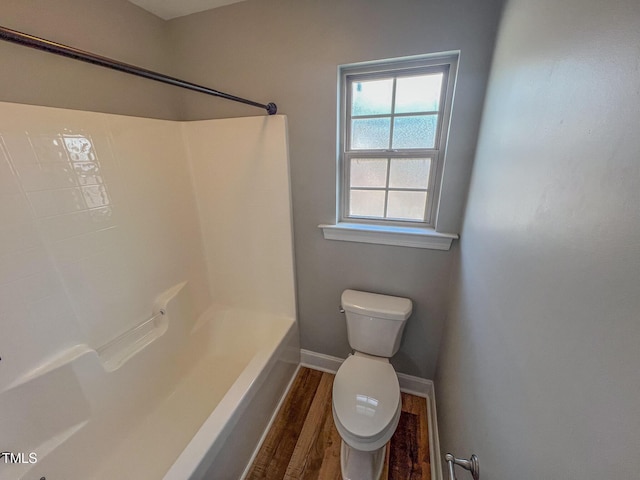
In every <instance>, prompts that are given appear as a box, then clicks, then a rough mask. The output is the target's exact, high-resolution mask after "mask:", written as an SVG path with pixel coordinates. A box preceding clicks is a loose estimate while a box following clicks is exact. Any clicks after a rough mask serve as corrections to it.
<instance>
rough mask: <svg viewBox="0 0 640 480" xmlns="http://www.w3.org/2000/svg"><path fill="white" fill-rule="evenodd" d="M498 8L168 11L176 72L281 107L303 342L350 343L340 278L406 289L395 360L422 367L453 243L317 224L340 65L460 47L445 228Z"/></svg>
mask: <svg viewBox="0 0 640 480" xmlns="http://www.w3.org/2000/svg"><path fill="white" fill-rule="evenodd" d="M499 11H500V2H499V1H498V0H485V1H483V2H478V1H477V0H455V1H451V0H449V1H445V0H429V1H417V0H394V1H392V0H349V1H344V0H325V1H322V2H318V1H316V0H249V1H246V2H242V3H238V4H235V5H230V6H226V7H222V8H218V9H215V10H212V11H208V12H202V13H198V14H194V15H190V16H187V17H183V18H179V19H175V20H172V21H170V22H169V38H170V46H171V48H172V49H173V50H172V54H173V58H174V59H175V62H176V68H177V69H178V70H179V71H180V72H181V74H182V75H184V76H185V78H187V79H190V80H192V81H195V82H202V83H206V84H209V85H212V86H214V87H215V88H217V89H220V90H223V91H226V92H229V93H233V94H236V95H240V96H244V97H248V98H252V99H256V100H258V101H261V102H268V101H275V102H276V103H277V104H278V106H279V111H280V112H281V113H284V114H286V115H287V116H288V117H289V142H290V155H291V175H292V183H293V186H292V188H293V210H294V212H293V213H294V230H295V250H296V274H297V281H298V302H299V303H298V306H299V318H300V322H301V341H302V346H303V348H306V349H310V350H313V351H317V352H321V353H325V354H330V355H336V356H341V357H344V356H346V355H347V354H348V352H349V345H348V343H347V335H346V326H345V324H344V318H343V316H342V315H340V314H339V313H338V304H339V302H340V294H341V292H342V291H343V290H344V289H345V288H355V289H362V290H370V291H375V292H381V293H387V294H392V295H403V296H408V297H410V298H412V299H413V300H414V302H415V311H414V314H413V316H412V317H411V319H410V320H409V323H408V326H407V330H406V333H405V339H404V343H403V345H402V347H401V351H400V352H399V353H398V355H397V356H396V358H394V360H393V363H394V364H395V366H396V367H397V368H398V369H399V370H400V371H403V372H406V373H409V374H414V375H421V376H425V377H429V378H431V377H432V376H433V374H434V368H435V360H436V356H437V351H438V345H439V343H440V336H441V329H442V323H443V319H444V315H445V308H446V296H447V288H448V281H449V272H450V267H451V258H452V253H451V252H439V251H432V250H422V249H413V248H403V247H392V246H379V245H367V244H357V243H349V242H337V241H328V240H324V239H323V237H322V233H321V231H320V230H319V229H318V228H317V225H318V224H320V223H332V222H334V221H335V183H336V177H335V175H336V170H335V156H336V154H335V152H336V101H337V100H336V92H337V86H336V85H337V66H338V65H340V64H345V63H353V62H360V61H365V60H375V59H383V58H391V57H399V56H406V55H415V54H423V53H430V52H441V51H448V50H458V49H460V50H461V51H462V54H461V60H460V70H459V77H458V85H457V90H456V98H455V103H454V110H453V118H452V126H451V141H450V144H449V150H448V157H447V166H446V169H447V175H448V177H447V178H448V180H446V182H445V183H446V184H445V185H444V186H443V196H444V197H445V199H444V200H443V204H444V206H443V211H442V212H441V216H440V218H439V225H438V226H439V229H442V230H444V231H447V230H449V231H456V230H457V229H458V228H459V221H460V216H461V210H462V208H463V205H464V199H465V196H466V187H467V184H468V178H469V175H470V170H471V161H472V157H473V153H474V149H475V143H476V138H477V128H478V124H479V117H480V111H481V107H482V100H483V96H484V90H485V83H486V77H487V74H488V69H489V64H490V58H491V54H492V48H493V41H494V36H495V30H496V28H497V22H498V16H499ZM183 98H184V101H185V103H184V110H183V111H182V112H181V117H183V118H187V119H202V118H212V117H232V116H242V115H257V114H260V113H261V112H260V111H259V110H256V109H254V108H251V107H244V106H239V105H237V104H233V103H229V102H225V101H223V100H218V99H207V98H202V97H201V96H198V95H197V94H192V93H190V92H187V93H186V94H185V95H184V97H183ZM228 160H229V161H233V159H228Z"/></svg>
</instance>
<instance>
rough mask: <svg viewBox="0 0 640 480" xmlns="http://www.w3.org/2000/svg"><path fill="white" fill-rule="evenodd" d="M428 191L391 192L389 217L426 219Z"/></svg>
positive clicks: (388, 206) (388, 207)
mask: <svg viewBox="0 0 640 480" xmlns="http://www.w3.org/2000/svg"><path fill="white" fill-rule="evenodd" d="M426 205H427V192H397V191H390V192H389V205H387V218H398V219H403V220H419V221H423V220H424V210H425V207H426Z"/></svg>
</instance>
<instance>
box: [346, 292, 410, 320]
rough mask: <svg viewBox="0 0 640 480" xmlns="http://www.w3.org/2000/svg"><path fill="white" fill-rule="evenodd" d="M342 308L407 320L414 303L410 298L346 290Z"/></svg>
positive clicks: (362, 313)
mask: <svg viewBox="0 0 640 480" xmlns="http://www.w3.org/2000/svg"><path fill="white" fill-rule="evenodd" d="M342 308H344V309H345V311H347V312H353V313H359V314H361V315H370V316H372V317H379V318H386V319H388V320H406V319H407V318H409V315H411V311H412V308H413V304H412V303H411V300H409V299H408V298H402V297H392V296H390V295H380V294H379V293H369V292H360V291H358V290H345V291H344V292H342Z"/></svg>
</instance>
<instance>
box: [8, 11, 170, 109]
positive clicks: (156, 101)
mask: <svg viewBox="0 0 640 480" xmlns="http://www.w3.org/2000/svg"><path fill="white" fill-rule="evenodd" d="M0 25H2V26H4V27H8V28H11V29H14V30H19V31H22V32H25V33H30V34H32V35H36V36H40V37H44V38H47V39H49V40H53V41H55V42H58V43H63V44H67V45H70V46H73V47H76V48H80V49H82V50H88V51H90V52H93V53H97V54H100V55H104V56H107V57H111V58H114V59H116V60H121V61H123V62H127V63H132V64H135V65H139V66H142V67H145V68H148V69H152V70H159V71H161V72H169V73H171V72H172V68H171V65H172V64H171V62H170V58H169V56H168V55H167V49H166V32H165V30H166V23H165V22H164V21H163V20H161V19H159V18H158V17H156V16H154V15H152V14H150V13H148V12H146V11H144V10H142V9H141V8H139V7H136V6H135V5H133V4H131V3H129V2H127V1H125V0H55V1H53V0H2V1H1V2H0ZM0 58H1V59H2V66H1V68H0V101H5V102H16V103H28V104H33V105H46V106H52V107H62V108H71V109H79V110H92V111H96V112H106V113H120V114H125V115H137V116H143V117H156V118H168V119H177V112H178V108H177V102H178V101H179V97H178V94H177V93H176V89H175V87H170V86H165V85H161V84H157V83H155V82H152V81H149V80H145V79H142V78H137V77H132V76H130V75H127V74H124V73H120V72H116V71H113V70H107V69H105V68H102V67H97V66H94V65H88V64H84V63H80V62H77V61H75V60H71V59H68V58H63V57H58V56H55V55H51V54H48V53H44V52H40V51H37V50H33V49H30V48H27V47H23V46H21V45H15V44H10V43H6V42H0Z"/></svg>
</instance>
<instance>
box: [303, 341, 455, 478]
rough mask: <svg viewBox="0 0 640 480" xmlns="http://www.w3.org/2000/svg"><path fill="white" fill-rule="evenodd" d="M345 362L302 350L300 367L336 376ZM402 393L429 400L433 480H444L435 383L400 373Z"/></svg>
mask: <svg viewBox="0 0 640 480" xmlns="http://www.w3.org/2000/svg"><path fill="white" fill-rule="evenodd" d="M342 362H344V358H338V357H332V356H331V355H325V354H323V353H317V352H312V351H310V350H305V349H300V366H302V367H308V368H312V369H314V370H320V371H322V372H328V373H333V374H335V373H336V372H337V371H338V368H340V365H342ZM397 375H398V383H399V384H400V391H402V392H405V393H410V394H411V395H416V396H418V397H423V398H426V399H427V418H428V419H429V425H430V426H431V428H430V429H429V448H430V450H431V451H430V452H429V453H430V456H431V478H433V479H434V480H442V478H443V477H442V460H441V453H440V439H439V436H438V415H437V413H436V396H435V389H434V385H433V381H431V380H427V379H426V378H420V377H414V376H413V375H407V374H404V373H398V374H397Z"/></svg>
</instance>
